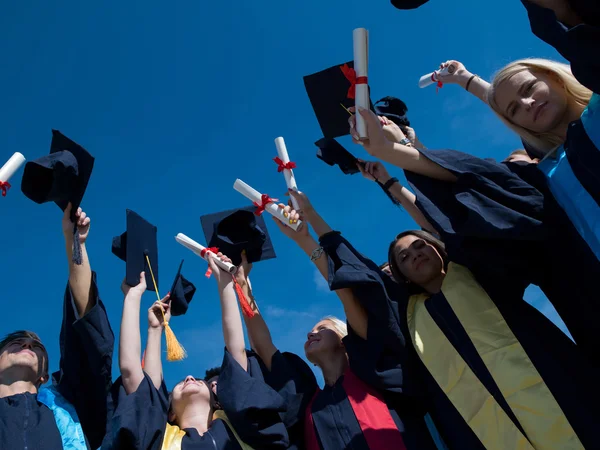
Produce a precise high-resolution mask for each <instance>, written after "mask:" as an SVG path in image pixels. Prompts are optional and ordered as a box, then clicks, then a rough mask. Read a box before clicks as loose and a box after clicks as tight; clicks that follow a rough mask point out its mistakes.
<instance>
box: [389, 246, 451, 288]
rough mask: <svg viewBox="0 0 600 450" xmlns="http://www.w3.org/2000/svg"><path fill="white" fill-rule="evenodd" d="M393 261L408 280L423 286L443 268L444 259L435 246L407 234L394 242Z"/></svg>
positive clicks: (437, 275)
mask: <svg viewBox="0 0 600 450" xmlns="http://www.w3.org/2000/svg"><path fill="white" fill-rule="evenodd" d="M394 261H395V262H396V265H397V267H398V268H399V269H400V272H402V275H404V276H405V277H406V279H408V280H409V281H410V282H412V283H415V284H418V285H419V286H424V285H426V284H427V283H429V282H430V281H431V280H433V279H434V278H436V277H439V276H440V273H441V272H442V271H443V270H444V260H443V258H442V257H441V255H440V254H439V253H438V251H437V250H436V248H435V247H434V246H433V245H431V244H429V243H427V242H426V241H424V240H423V239H421V238H419V237H417V236H414V235H412V234H409V235H407V236H404V237H402V238H400V239H399V240H398V242H396V246H395V248H394Z"/></svg>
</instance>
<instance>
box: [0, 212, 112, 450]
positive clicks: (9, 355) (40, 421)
mask: <svg viewBox="0 0 600 450" xmlns="http://www.w3.org/2000/svg"><path fill="white" fill-rule="evenodd" d="M72 216H74V217H75V221H71V217H72ZM74 227H76V229H77V236H78V239H79V242H78V244H79V248H80V249H81V260H80V262H81V264H74V263H73V259H72V253H73V248H74V246H75V243H74V242H73V236H74V234H73V229H74ZM62 228H63V233H64V237H65V244H66V250H67V257H68V261H69V281H68V283H67V288H66V291H65V294H64V300H63V321H62V327H61V332H60V350H61V351H60V366H59V370H58V371H57V372H55V373H54V374H53V375H52V382H51V383H50V384H48V385H46V383H47V382H48V381H49V379H50V377H49V366H50V363H49V360H48V353H47V351H46V349H45V347H44V345H43V343H42V342H41V340H40V338H39V336H38V335H37V334H35V333H34V332H32V331H16V332H13V333H10V334H8V335H7V336H6V337H5V338H4V339H3V340H2V341H1V342H0V448H2V449H19V448H29V449H46V448H48V449H50V448H52V449H59V448H65V449H73V450H85V449H96V448H98V447H99V446H100V443H101V442H102V438H103V436H104V433H105V431H106V416H107V394H108V391H109V389H110V386H111V365H112V352H113V343H114V337H113V333H112V330H111V328H110V324H109V322H108V317H107V315H106V310H105V309H104V305H103V304H102V302H101V301H100V297H99V294H98V286H97V284H96V274H95V272H92V270H91V268H90V261H89V258H88V254H87V250H86V242H87V239H88V235H89V230H90V218H89V217H88V216H87V215H86V213H85V212H83V211H82V210H81V208H79V209H78V210H77V211H74V212H73V214H71V205H70V204H68V205H67V207H66V209H65V212H64V215H63V219H62Z"/></svg>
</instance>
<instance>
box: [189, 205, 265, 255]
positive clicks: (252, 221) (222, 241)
mask: <svg viewBox="0 0 600 450" xmlns="http://www.w3.org/2000/svg"><path fill="white" fill-rule="evenodd" d="M255 210H256V207H255V206H249V207H245V208H240V209H232V210H229V211H223V212H219V213H215V214H208V215H205V216H202V217H200V222H201V223H202V230H203V231H204V237H205V238H206V242H207V244H208V247H217V248H218V249H219V251H220V252H222V253H223V254H224V255H227V256H228V257H229V258H231V261H232V262H233V264H234V265H236V266H238V265H240V264H241V263H242V258H241V253H242V251H243V250H245V251H246V257H247V258H248V262H250V263H254V262H257V261H265V260H267V259H273V258H275V249H274V248H273V244H272V243H271V238H270V237H269V232H268V231H267V225H266V224H265V220H264V219H263V216H257V215H255V214H254V211H255Z"/></svg>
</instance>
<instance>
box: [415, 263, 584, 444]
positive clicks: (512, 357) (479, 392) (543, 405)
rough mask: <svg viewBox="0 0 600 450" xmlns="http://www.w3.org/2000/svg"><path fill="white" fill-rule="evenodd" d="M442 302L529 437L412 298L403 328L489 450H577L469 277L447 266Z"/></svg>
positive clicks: (553, 404) (556, 408)
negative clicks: (470, 342) (406, 324)
mask: <svg viewBox="0 0 600 450" xmlns="http://www.w3.org/2000/svg"><path fill="white" fill-rule="evenodd" d="M442 294H443V295H444V297H445V298H446V300H447V301H448V303H449V304H450V306H451V308H452V310H453V311H454V314H456V316H457V317H458V320H459V321H460V322H461V324H462V326H463V327H464V329H465V331H466V332H467V335H468V336H469V338H470V339H471V341H472V342H473V344H474V346H475V348H476V350H477V353H478V354H479V355H480V356H481V359H482V360H483V362H484V363H485V366H486V367H487V369H488V370H489V372H490V374H491V375H492V377H493V378H494V381H495V382H496V384H497V385H498V387H499V389H500V392H501V393H502V395H503V396H504V398H505V399H506V401H507V403H508V405H509V407H510V408H511V410H512V411H513V413H514V415H515V416H516V418H517V420H518V421H519V423H520V424H521V427H522V428H523V430H524V431H525V433H526V435H527V436H524V435H523V433H521V431H520V430H519V429H518V428H517V427H516V426H515V425H514V423H513V422H512V420H511V419H510V418H509V417H508V415H507V414H506V413H505V412H504V410H503V409H502V407H501V406H500V405H499V404H498V402H497V401H496V400H495V399H494V397H493V396H492V394H491V393H490V392H489V391H488V390H487V389H486V387H485V386H484V385H483V384H482V383H481V381H480V380H479V379H478V378H477V376H476V375H475V373H473V371H472V370H471V368H470V367H469V366H468V364H467V363H466V362H465V361H464V359H463V358H462V356H461V355H460V354H459V353H458V352H457V351H456V349H455V348H454V346H453V345H452V344H451V343H450V341H448V339H447V338H446V336H445V335H444V333H443V332H442V330H441V329H440V328H439V327H438V325H437V324H436V322H435V321H434V320H433V318H432V317H431V315H430V314H429V312H428V311H427V308H426V307H425V302H426V301H427V299H428V298H429V297H430V296H429V295H428V294H420V295H414V296H412V297H411V298H410V300H409V304H408V314H407V319H408V327H409V330H410V335H411V339H412V341H413V344H414V346H415V349H416V350H417V353H418V355H419V357H420V358H421V361H423V364H425V367H426V368H427V370H428V371H429V373H431V375H432V376H433V378H434V379H435V381H436V382H437V384H438V385H439V386H440V388H441V389H442V391H444V393H445V394H446V396H447V397H448V399H449V400H450V401H451V402H452V404H453V405H454V407H455V408H456V409H457V410H458V412H459V413H460V415H461V416H462V418H463V419H464V420H465V422H466V423H467V424H468V425H469V427H470V428H471V430H473V432H474V433H475V434H476V435H477V437H478V438H479V440H480V441H481V443H482V444H483V445H484V446H485V448H487V449H498V450H505V449H511V450H513V449H518V450H525V449H527V450H532V449H535V450H542V449H543V450H546V449H548V450H550V449H551V450H564V449H582V448H583V445H582V444H581V442H580V441H579V438H578V437H577V435H576V434H575V431H573V428H572V427H571V425H570V424H569V421H568V420H567V418H566V417H565V415H564V413H563V411H562V410H561V408H560V405H559V404H558V403H557V401H556V399H555V398H554V396H553V395H552V393H551V392H550V389H548V386H546V383H544V380H543V379H542V377H541V376H540V374H539V373H538V371H537V369H536V368H535V366H534V365H533V363H532V362H531V360H530V359H529V357H528V356H527V353H526V352H525V350H524V349H523V347H522V346H521V344H520V343H519V341H518V340H517V338H516V337H515V335H514V334H513V332H512V331H511V329H510V328H509V326H508V324H507V323H506V321H505V320H504V317H502V314H501V313H500V311H499V310H498V308H497V307H496V305H495V304H494V302H493V301H492V300H491V299H490V297H489V296H488V295H487V293H486V292H485V290H483V288H482V287H481V286H480V285H479V284H478V283H477V281H476V280H475V278H474V277H473V274H472V273H471V272H470V271H469V270H468V269H467V268H466V267H463V266H461V265H459V264H454V263H450V265H449V267H448V273H447V274H446V277H445V279H444V282H443V283H442Z"/></svg>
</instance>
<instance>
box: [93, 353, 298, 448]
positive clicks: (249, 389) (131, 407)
mask: <svg viewBox="0 0 600 450" xmlns="http://www.w3.org/2000/svg"><path fill="white" fill-rule="evenodd" d="M251 366H253V367H257V366H256V365H255V363H251V364H249V368H250V367H251ZM261 378H262V375H260V376H259V377H254V378H253V377H252V376H251V374H250V373H249V372H247V371H245V370H243V369H242V368H241V367H240V365H239V364H238V363H237V362H236V361H235V360H234V359H233V357H232V356H231V355H230V354H229V352H227V350H226V351H225V356H224V358H223V365H222V367H221V374H220V376H219V386H218V396H219V403H221V406H222V407H223V410H224V412H225V413H226V415H227V417H228V419H229V421H230V422H231V424H232V426H233V427H234V428H235V430H236V432H237V434H238V435H239V436H240V438H241V439H242V440H243V441H244V442H245V443H246V444H248V445H250V446H251V447H253V448H256V449H259V448H260V449H263V448H264V449H285V448H287V446H288V435H287V432H286V430H285V426H284V425H283V423H282V422H281V419H280V416H279V414H280V413H282V412H283V411H284V402H283V399H282V398H281V397H280V396H279V395H278V394H277V393H276V392H274V391H273V390H272V389H271V388H269V387H268V386H267V385H266V384H265V383H264V382H263V381H262V380H261ZM113 397H114V400H113V401H114V404H115V412H114V415H113V417H112V419H111V425H110V429H111V432H110V433H109V434H108V435H107V436H106V438H105V439H104V442H103V444H102V448H103V449H121V448H130V449H139V450H142V449H161V448H162V445H163V440H164V437H165V429H166V425H167V417H168V410H169V393H168V391H167V388H166V386H165V384H164V383H163V384H162V385H161V387H160V389H158V390H157V389H156V388H155V387H154V385H153V384H152V381H151V380H150V378H149V377H148V375H145V377H144V379H143V380H142V382H141V383H140V386H139V387H138V389H137V390H136V391H135V392H133V393H131V394H129V395H127V394H126V393H125V390H124V388H123V385H122V382H121V379H120V378H119V380H118V381H117V382H116V383H115V386H114V388H113ZM182 431H184V432H185V435H184V436H183V438H182V440H181V448H182V450H204V449H206V450H241V449H242V447H241V446H240V444H239V443H238V440H237V438H236V436H235V434H234V432H233V430H232V429H231V428H230V427H229V425H227V423H226V422H225V421H224V420H222V419H216V420H213V421H212V424H211V426H210V428H209V429H208V431H207V432H206V433H204V434H203V435H202V436H201V435H200V434H199V433H198V432H197V431H196V430H195V429H185V430H182Z"/></svg>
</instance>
